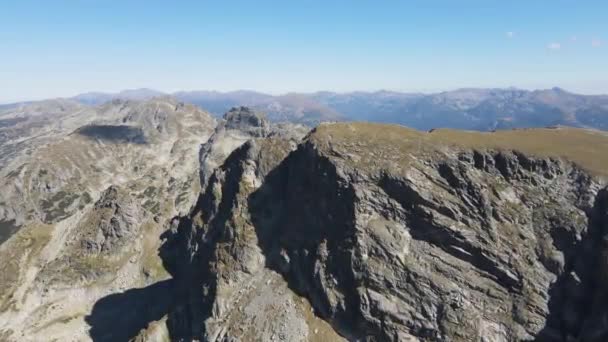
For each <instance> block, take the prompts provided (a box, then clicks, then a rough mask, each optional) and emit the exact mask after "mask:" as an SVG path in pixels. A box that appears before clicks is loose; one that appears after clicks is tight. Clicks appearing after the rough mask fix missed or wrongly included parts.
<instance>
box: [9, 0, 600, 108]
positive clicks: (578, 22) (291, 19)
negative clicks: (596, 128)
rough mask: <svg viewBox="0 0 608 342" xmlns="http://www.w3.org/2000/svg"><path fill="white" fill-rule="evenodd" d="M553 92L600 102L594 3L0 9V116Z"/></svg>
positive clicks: (58, 4) (311, 0)
mask: <svg viewBox="0 0 608 342" xmlns="http://www.w3.org/2000/svg"><path fill="white" fill-rule="evenodd" d="M554 86H559V87H562V88H565V89H567V90H570V91H574V92H579V93H585V94H598V93H608V1H606V0H601V1H585V0H576V1H575V0H570V1H566V0H533V1H532V0H526V1H519V0H510V1H498V0H495V1H494V0H483V1H482V0H477V1H474V0H471V1H464V0H463V1H458V0H445V1H439V0H418V1H405V0H403V1H381V0H376V1H371V0H370V1H357V0H348V1H346V0H344V1H340V0H337V1H329V0H323V1H318V0H299V1H298V0H294V1H291V0H282V1H265V0H256V1H231V0H222V1H205V0H199V1H185V0H184V1H179V0H176V1H155V0H147V1H135V0H104V1H96V0H80V1H67V0H54V1H48V0H39V1H31V0H19V1H16V0H0V103H7V102H15V101H22V100H33V99H43V98H51V97H66V96H72V95H76V94H78V93H82V92H88V91H105V92H114V91H119V90H122V89H132V88H140V87H147V88H153V89H157V90H161V91H167V92H172V91H178V90H195V89H199V90H219V91H229V90H237V89H249V90H257V91H261V92H268V93H272V94H280V93H287V92H312V91H318V90H331V91H340V92H345V91H353V90H364V91H373V90H380V89H386V90H395V91H405V92H420V91H421V92H435V91H443V90H450V89H455V88H461V87H518V88H525V89H533V88H550V87H554Z"/></svg>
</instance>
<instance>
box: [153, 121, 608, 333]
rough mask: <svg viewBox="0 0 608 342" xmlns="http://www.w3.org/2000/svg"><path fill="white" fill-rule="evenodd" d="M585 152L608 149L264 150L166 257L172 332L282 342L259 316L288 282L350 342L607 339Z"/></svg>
mask: <svg viewBox="0 0 608 342" xmlns="http://www.w3.org/2000/svg"><path fill="white" fill-rule="evenodd" d="M529 136H533V137H534V138H535V139H531V140H530V139H527V137H529ZM558 137H559V138H560V139H558V140H556V139H555V138H558ZM573 141H578V142H582V141H586V142H591V141H592V142H593V145H587V146H596V147H597V146H604V145H606V144H607V143H608V136H606V134H605V133H600V132H596V131H584V130H576V129H553V130H551V129H544V130H542V129H541V130H524V131H510V132H500V133H492V134H480V133H466V132H457V131H445V130H439V131H434V132H431V133H423V132H418V131H413V130H408V129H405V128H401V127H398V126H382V125H373V124H327V125H321V126H319V127H318V128H317V129H315V131H314V132H313V133H311V134H310V135H309V136H308V137H307V138H306V139H305V141H304V142H303V143H301V144H300V145H299V146H298V147H297V149H296V150H292V149H291V148H287V145H285V144H284V143H280V142H276V141H275V142H272V141H270V140H262V141H255V142H250V143H248V144H246V145H244V146H243V147H242V148H240V149H237V150H236V151H235V152H234V153H232V154H231V155H230V156H229V157H228V159H227V160H226V162H225V163H224V165H223V166H221V167H220V168H218V169H217V170H216V172H214V174H213V176H212V177H211V178H210V182H209V184H208V186H207V187H206V190H205V191H204V192H203V193H202V195H201V197H200V198H199V200H198V203H197V205H196V206H195V208H194V209H193V212H192V213H191V214H190V215H189V216H188V217H185V218H184V219H182V220H181V221H180V223H179V226H178V227H177V228H176V229H175V230H174V231H173V235H172V238H171V239H169V240H168V242H167V245H166V246H165V248H166V250H167V251H172V252H171V253H169V254H170V255H167V256H166V257H167V258H168V260H172V262H171V264H172V265H173V266H172V267H171V268H170V271H171V273H172V274H173V276H174V279H175V281H176V283H177V284H178V285H177V286H178V288H180V289H181V290H180V291H179V292H180V293H182V294H184V296H183V297H181V298H179V299H178V300H177V301H176V304H175V306H174V307H173V310H172V311H171V312H170V313H169V322H170V324H169V330H170V331H171V332H172V334H173V335H172V336H173V338H174V339H177V340H180V339H183V340H187V339H189V338H195V339H201V340H211V341H214V340H215V341H220V340H231V339H232V340H248V339H249V338H251V337H250V336H252V335H250V334H252V333H256V334H255V335H253V336H254V337H253V338H254V339H255V338H259V337H260V336H266V337H268V336H272V335H268V333H269V331H273V329H277V328H272V326H270V325H267V326H265V327H266V329H267V330H264V329H262V330H260V331H258V330H253V332H252V330H251V329H252V328H251V325H248V324H247V323H246V322H248V320H251V319H253V318H252V317H251V316H249V318H247V317H248V316H247V315H246V314H243V313H242V309H243V308H247V307H250V306H251V305H252V303H255V302H257V301H259V300H260V298H261V297H262V298H263V295H261V293H263V290H264V289H266V288H267V287H268V286H270V284H271V282H272V281H276V280H270V282H269V283H267V284H265V283H263V282H260V279H259V277H260V276H261V275H263V277H265V278H266V279H276V278H273V276H272V275H273V274H280V275H281V278H280V279H281V281H282V282H283V283H284V284H287V286H288V287H289V289H290V290H291V291H293V293H295V294H297V296H298V297H300V298H305V299H303V300H304V302H306V303H309V304H310V305H311V306H312V307H313V308H314V312H315V314H316V315H317V316H318V317H320V318H323V319H324V320H325V321H327V322H329V323H330V324H331V327H332V329H334V330H335V331H337V332H338V333H339V334H340V335H341V336H343V337H344V338H346V339H348V340H369V341H388V340H391V341H416V340H420V341H470V340H483V341H517V340H535V339H536V340H546V341H555V340H558V341H559V340H562V341H569V340H571V339H581V340H585V341H601V340H603V339H604V338H605V337H606V333H607V332H608V326H606V325H605V323H603V319H604V317H606V314H607V313H606V311H605V310H604V309H602V307H603V299H601V298H604V297H605V295H606V293H605V290H604V287H605V285H604V284H605V283H604V282H605V280H604V276H603V272H597V270H603V269H605V268H606V267H607V266H608V264H606V259H605V258H604V254H605V253H606V249H605V245H604V244H603V242H602V241H603V240H604V237H605V236H606V233H607V231H606V229H607V228H608V227H607V226H606V225H607V222H608V221H607V219H608V216H607V215H608V206H607V204H608V202H607V201H606V200H607V197H606V196H607V195H606V194H607V192H606V188H605V181H604V179H605V178H604V175H605V174H606V173H605V168H604V166H605V165H608V164H606V163H605V162H606V161H607V160H606V157H602V156H600V157H599V158H593V157H589V156H588V155H587V156H584V155H581V154H580V153H577V152H578V151H574V150H572V148H571V146H572V145H571V144H572V142H573ZM280 146H284V147H283V148H280ZM547 146H550V147H549V148H547ZM568 146H570V148H568ZM259 316H263V317H268V318H269V319H268V321H275V322H292V323H293V322H305V324H301V325H298V324H297V323H295V324H292V326H294V327H298V326H299V327H302V330H297V329H298V328H294V329H295V330H289V331H284V332H283V336H288V337H289V338H287V339H288V340H315V335H314V333H311V330H312V331H315V330H313V329H310V328H308V327H310V326H313V325H314V322H313V320H307V319H305V318H304V316H303V315H302V314H301V313H300V312H297V311H296V315H295V316H292V317H284V316H281V317H278V316H277V312H276V310H267V311H264V310H261V311H258V312H257V313H256V314H255V315H254V316H253V317H254V318H255V317H259ZM285 325H288V324H285ZM258 326H259V325H258ZM261 326H264V325H261ZM277 331H278V330H277ZM316 331H317V332H318V331H319V330H318V329H317V330H316ZM330 331H331V330H330ZM265 334H266V335H265ZM290 334H292V335H290ZM296 336H299V337H296Z"/></svg>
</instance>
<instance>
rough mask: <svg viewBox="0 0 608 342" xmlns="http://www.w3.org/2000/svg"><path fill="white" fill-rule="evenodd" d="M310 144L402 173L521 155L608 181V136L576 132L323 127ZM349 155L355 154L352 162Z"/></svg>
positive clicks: (354, 125)
mask: <svg viewBox="0 0 608 342" xmlns="http://www.w3.org/2000/svg"><path fill="white" fill-rule="evenodd" d="M309 139H310V140H311V141H312V142H314V143H315V144H316V145H317V146H318V147H319V148H320V149H322V150H324V151H325V152H326V153H328V154H336V153H337V154H341V155H340V157H343V158H344V159H345V160H347V161H350V162H351V163H353V164H355V165H357V166H378V167H382V166H383V167H386V166H389V165H390V166H392V167H398V168H402V167H405V166H407V165H408V163H409V161H411V159H412V156H424V155H428V154H433V153H436V152H437V151H440V150H444V149H446V148H452V149H456V150H458V149H479V150H481V149H492V150H516V151H520V152H522V153H525V154H529V155H532V156H538V157H559V158H564V159H567V160H569V161H572V162H574V163H576V164H578V165H579V166H580V167H582V168H584V169H586V170H587V171H589V172H590V173H592V174H594V175H596V176H602V177H606V176H608V154H607V153H606V152H605V151H608V133H606V132H602V131H596V130H589V129H577V128H562V127H560V128H541V129H519V130H508V131H498V132H473V131H458V130H450V129H439V130H435V131H433V132H429V133H427V132H421V131H417V130H414V129H410V128H406V127H403V126H398V125H383V124H372V123H337V124H323V125H320V126H319V127H318V128H317V129H316V131H315V132H314V133H312V134H311V136H310V137H309ZM349 154H352V156H350V155H349Z"/></svg>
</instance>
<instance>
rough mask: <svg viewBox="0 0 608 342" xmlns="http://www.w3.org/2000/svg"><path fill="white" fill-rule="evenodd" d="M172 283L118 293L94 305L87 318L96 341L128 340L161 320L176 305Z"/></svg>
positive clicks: (158, 283)
mask: <svg viewBox="0 0 608 342" xmlns="http://www.w3.org/2000/svg"><path fill="white" fill-rule="evenodd" d="M173 287H174V284H173V280H172V279H168V280H163V281H160V282H157V283H154V284H152V285H149V286H147V287H144V288H139V289H129V290H127V291H125V292H122V293H115V294H111V295H109V296H106V297H104V298H101V299H100V300H98V301H97V303H95V305H94V306H93V310H92V311H91V313H90V315H88V316H86V317H85V320H86V322H87V323H88V324H89V326H90V327H91V328H90V330H89V334H90V336H91V338H92V339H93V341H95V342H101V341H129V340H130V339H131V338H133V337H135V336H137V334H138V333H139V332H140V330H142V329H144V328H145V327H147V326H148V324H149V323H150V322H153V321H156V320H159V319H161V318H162V317H163V316H164V315H166V314H167V312H168V311H169V307H170V306H171V304H172V302H173Z"/></svg>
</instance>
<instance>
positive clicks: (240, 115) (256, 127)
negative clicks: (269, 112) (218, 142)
mask: <svg viewBox="0 0 608 342" xmlns="http://www.w3.org/2000/svg"><path fill="white" fill-rule="evenodd" d="M223 118H224V120H226V123H225V127H226V129H237V130H241V131H247V132H251V133H253V134H255V135H256V136H258V137H262V136H266V135H267V134H268V132H269V127H270V124H269V123H268V120H266V116H265V115H264V114H263V113H260V112H256V111H254V110H253V109H251V108H249V107H243V106H241V107H234V108H232V109H230V110H229V111H228V112H226V113H225V114H224V117H223Z"/></svg>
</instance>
